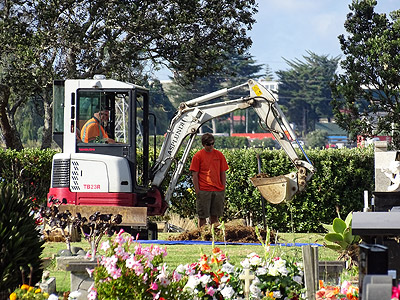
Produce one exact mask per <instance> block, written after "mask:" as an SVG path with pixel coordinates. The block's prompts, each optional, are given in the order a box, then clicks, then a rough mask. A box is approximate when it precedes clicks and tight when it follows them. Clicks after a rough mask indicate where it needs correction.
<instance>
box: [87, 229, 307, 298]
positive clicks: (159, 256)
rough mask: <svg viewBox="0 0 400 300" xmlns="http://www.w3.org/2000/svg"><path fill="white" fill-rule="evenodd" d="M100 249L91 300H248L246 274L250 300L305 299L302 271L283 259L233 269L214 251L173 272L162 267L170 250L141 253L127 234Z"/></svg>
mask: <svg viewBox="0 0 400 300" xmlns="http://www.w3.org/2000/svg"><path fill="white" fill-rule="evenodd" d="M268 247H269V246H268ZM100 249H101V250H103V251H105V253H106V254H105V255H103V256H101V257H100V258H99V266H98V267H96V268H95V269H94V270H88V272H89V274H91V275H93V276H94V285H93V286H92V288H91V289H90V293H89V296H88V299H93V300H94V299H99V300H101V299H150V300H153V299H160V300H163V299H164V300H165V299H169V300H170V299H192V300H203V299H204V300H205V299H207V300H225V299H237V300H244V299H245V292H246V291H244V289H243V284H242V280H241V279H240V278H241V274H242V273H243V271H244V269H248V270H250V271H251V272H252V273H253V274H252V276H254V279H253V280H252V283H251V285H250V293H249V295H248V297H249V299H253V300H254V299H263V300H268V299H286V300H287V299H301V294H302V292H303V291H304V285H303V280H302V271H301V268H300V266H299V265H298V264H296V263H295V262H292V261H289V260H284V259H282V258H279V257H272V258H270V256H268V255H266V259H265V258H261V257H260V256H258V255H257V254H256V253H252V254H250V255H249V256H248V257H247V258H246V259H245V260H244V261H242V262H241V266H240V267H235V266H233V265H232V264H230V263H229V258H228V256H227V255H226V254H225V253H224V252H223V251H221V249H220V248H218V247H215V246H214V245H213V250H212V254H211V255H209V256H208V255H206V254H202V255H201V257H200V259H199V260H198V261H197V262H195V263H191V264H186V265H179V266H178V267H177V268H176V269H175V270H171V271H170V270H168V267H167V265H166V264H165V263H164V262H163V258H164V257H165V256H166V255H167V252H166V249H162V248H160V247H158V246H154V245H152V246H150V247H142V246H141V245H140V244H139V243H137V242H136V241H135V240H134V239H133V238H132V237H131V236H130V235H125V234H124V233H123V231H120V232H119V233H118V234H117V235H116V236H115V238H114V240H113V241H112V240H111V239H110V240H109V241H107V242H103V243H102V244H101V248H100ZM269 254H270V253H269Z"/></svg>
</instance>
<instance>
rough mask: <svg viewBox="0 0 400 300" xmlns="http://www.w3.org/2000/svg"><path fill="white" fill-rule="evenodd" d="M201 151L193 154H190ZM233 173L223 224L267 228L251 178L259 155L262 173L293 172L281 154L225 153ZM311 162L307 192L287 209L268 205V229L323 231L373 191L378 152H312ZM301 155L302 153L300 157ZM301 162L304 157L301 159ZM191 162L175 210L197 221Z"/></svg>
mask: <svg viewBox="0 0 400 300" xmlns="http://www.w3.org/2000/svg"><path fill="white" fill-rule="evenodd" d="M195 151H196V150H193V151H192V153H191V155H193V154H194V152H195ZM221 151H222V152H223V153H224V155H225V156H226V158H227V161H228V165H229V167H230V169H229V170H228V172H227V205H226V209H225V215H224V219H226V220H229V219H237V218H244V219H246V220H251V221H252V222H253V224H254V225H257V224H263V215H262V205H261V195H260V193H259V192H258V190H257V189H255V188H254V187H253V185H252V184H251V182H250V180H249V178H251V177H252V176H254V175H255V174H257V173H258V166H257V159H256V155H257V153H258V154H259V155H260V158H261V162H262V167H261V169H262V172H263V173H267V174H269V175H270V176H277V175H283V174H287V173H290V172H291V171H293V170H294V168H293V165H292V164H291V162H290V161H289V159H288V157H287V155H286V153H285V152H284V151H282V150H262V151H257V150H252V149H242V150H221ZM306 153H307V155H308V157H309V158H310V160H311V161H312V162H313V165H314V166H315V167H316V169H317V171H316V173H315V174H314V176H313V178H312V180H311V181H310V182H309V184H308V186H307V189H306V191H304V192H302V193H300V194H298V195H296V196H295V197H294V198H293V200H292V201H291V202H290V203H288V204H286V203H283V204H278V205H274V204H270V203H268V202H267V203H266V214H265V215H266V222H267V224H268V226H270V227H272V228H273V229H275V230H279V231H281V232H291V231H294V232H323V228H322V227H321V225H320V223H321V222H323V223H331V221H332V220H333V219H334V218H335V217H336V216H337V211H339V213H340V214H341V215H347V213H348V212H349V211H352V210H354V211H359V210H361V209H362V207H363V191H364V190H369V191H370V192H371V191H373V190H374V153H373V148H365V149H357V148H355V149H327V150H308V151H306ZM299 156H300V154H299ZM300 157H301V156H300ZM189 164H190V158H189V159H188V162H187V163H186V167H185V171H184V174H183V175H182V176H183V177H182V178H181V182H186V184H181V185H180V186H178V187H177V189H176V193H175V197H174V198H173V199H172V207H171V209H172V210H173V211H175V212H177V213H179V214H180V215H181V216H186V217H193V216H195V213H194V211H195V195H194V194H193V190H192V184H191V179H190V173H189V170H188V169H189Z"/></svg>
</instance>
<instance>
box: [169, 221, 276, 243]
mask: <svg viewBox="0 0 400 300" xmlns="http://www.w3.org/2000/svg"><path fill="white" fill-rule="evenodd" d="M259 233H260V235H261V238H262V241H263V242H265V238H266V232H265V230H263V229H260V230H259ZM214 235H215V237H214V241H215V242H224V233H223V231H222V229H218V228H214ZM212 239H213V236H212V232H211V226H209V225H206V226H203V227H201V228H197V229H194V230H191V231H186V232H182V233H181V234H179V235H175V236H170V237H169V238H168V240H170V241H212ZM225 241H226V242H228V243H260V239H259V237H257V234H256V231H255V230H254V227H250V226H244V225H238V224H232V225H231V224H226V225H225ZM270 242H271V243H274V242H275V234H274V233H273V232H271V234H270Z"/></svg>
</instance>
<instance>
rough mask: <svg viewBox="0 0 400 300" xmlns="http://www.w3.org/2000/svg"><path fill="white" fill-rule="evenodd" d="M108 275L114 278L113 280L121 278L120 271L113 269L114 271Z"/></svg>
mask: <svg viewBox="0 0 400 300" xmlns="http://www.w3.org/2000/svg"><path fill="white" fill-rule="evenodd" d="M110 275H111V276H112V278H114V279H118V278H120V277H121V269H119V268H118V269H117V268H115V269H113V270H111V272H110Z"/></svg>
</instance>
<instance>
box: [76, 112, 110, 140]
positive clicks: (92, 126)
mask: <svg viewBox="0 0 400 300" xmlns="http://www.w3.org/2000/svg"><path fill="white" fill-rule="evenodd" d="M109 118H110V110H109V109H108V108H104V109H103V110H100V111H98V112H96V113H94V115H93V118H91V119H90V120H88V121H87V122H86V123H85V125H83V127H82V130H81V140H82V142H84V143H89V142H96V141H97V140H99V141H103V140H104V141H105V142H106V143H108V144H115V140H114V139H112V138H110V137H109V136H108V134H107V132H106V130H105V129H104V127H103V125H102V124H103V123H105V122H108V120H109Z"/></svg>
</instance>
